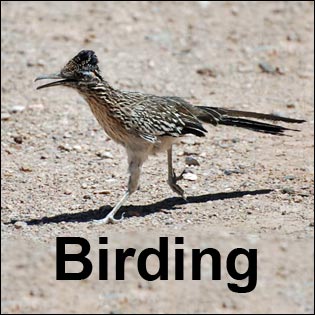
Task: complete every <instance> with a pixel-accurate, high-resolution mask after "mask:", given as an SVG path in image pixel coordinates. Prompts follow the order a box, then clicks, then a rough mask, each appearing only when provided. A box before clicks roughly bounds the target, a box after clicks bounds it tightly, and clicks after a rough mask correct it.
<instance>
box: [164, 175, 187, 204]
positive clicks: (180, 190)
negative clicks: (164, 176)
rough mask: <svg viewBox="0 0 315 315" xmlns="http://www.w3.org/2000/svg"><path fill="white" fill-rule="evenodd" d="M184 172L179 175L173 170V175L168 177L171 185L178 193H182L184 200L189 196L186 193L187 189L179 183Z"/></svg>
mask: <svg viewBox="0 0 315 315" xmlns="http://www.w3.org/2000/svg"><path fill="white" fill-rule="evenodd" d="M183 174H184V172H182V173H181V174H180V175H179V176H176V174H175V172H173V174H172V176H171V177H169V179H168V184H169V186H170V187H171V189H172V190H173V191H174V192H175V193H177V194H178V195H180V196H181V197H182V198H183V199H184V200H186V201H187V197H186V194H185V191H184V189H183V188H181V187H180V186H179V185H177V182H178V181H179V180H181V179H183Z"/></svg>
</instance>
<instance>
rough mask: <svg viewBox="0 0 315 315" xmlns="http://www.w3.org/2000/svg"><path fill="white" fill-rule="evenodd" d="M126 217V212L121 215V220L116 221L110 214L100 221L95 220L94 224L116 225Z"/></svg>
mask: <svg viewBox="0 0 315 315" xmlns="http://www.w3.org/2000/svg"><path fill="white" fill-rule="evenodd" d="M124 216H125V212H124V213H123V214H122V215H121V218H120V219H115V218H114V215H113V214H111V213H109V214H108V215H107V216H106V217H105V218H103V219H100V220H94V223H96V224H109V223H111V224H115V223H119V222H121V221H122V220H123V219H124Z"/></svg>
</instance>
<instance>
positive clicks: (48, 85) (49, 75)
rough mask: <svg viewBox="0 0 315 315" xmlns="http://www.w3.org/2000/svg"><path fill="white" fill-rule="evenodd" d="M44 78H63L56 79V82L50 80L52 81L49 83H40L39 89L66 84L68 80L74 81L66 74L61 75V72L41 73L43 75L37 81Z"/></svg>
mask: <svg viewBox="0 0 315 315" xmlns="http://www.w3.org/2000/svg"><path fill="white" fill-rule="evenodd" d="M44 79H47V80H57V79H61V80H58V81H54V82H50V83H47V84H43V85H40V86H38V87H37V88H36V89H37V90H39V89H43V88H47V87H51V86H57V85H66V83H67V82H70V81H73V80H71V79H67V78H65V77H64V76H62V75H61V73H54V74H44V75H41V76H39V77H37V78H36V79H35V81H38V80H44Z"/></svg>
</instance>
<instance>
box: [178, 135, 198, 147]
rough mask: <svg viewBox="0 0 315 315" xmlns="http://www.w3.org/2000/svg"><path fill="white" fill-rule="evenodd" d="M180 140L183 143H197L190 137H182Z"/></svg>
mask: <svg viewBox="0 0 315 315" xmlns="http://www.w3.org/2000/svg"><path fill="white" fill-rule="evenodd" d="M180 142H181V143H184V144H190V145H195V144H196V143H197V142H196V140H195V139H194V138H192V137H184V138H182V139H181V141H180Z"/></svg>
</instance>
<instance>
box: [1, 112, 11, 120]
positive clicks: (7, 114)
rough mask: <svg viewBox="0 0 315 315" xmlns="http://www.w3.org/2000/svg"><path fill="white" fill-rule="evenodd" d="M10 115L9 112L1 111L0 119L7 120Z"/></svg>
mask: <svg viewBox="0 0 315 315" xmlns="http://www.w3.org/2000/svg"><path fill="white" fill-rule="evenodd" d="M10 118H11V115H10V114H9V113H1V120H9V119H10Z"/></svg>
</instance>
